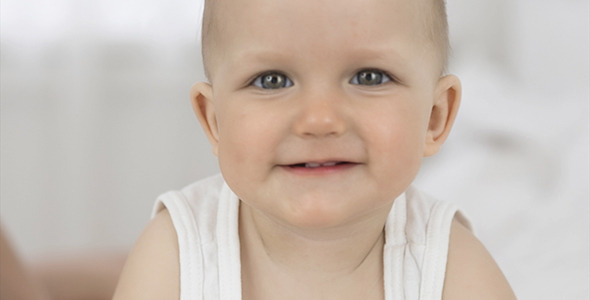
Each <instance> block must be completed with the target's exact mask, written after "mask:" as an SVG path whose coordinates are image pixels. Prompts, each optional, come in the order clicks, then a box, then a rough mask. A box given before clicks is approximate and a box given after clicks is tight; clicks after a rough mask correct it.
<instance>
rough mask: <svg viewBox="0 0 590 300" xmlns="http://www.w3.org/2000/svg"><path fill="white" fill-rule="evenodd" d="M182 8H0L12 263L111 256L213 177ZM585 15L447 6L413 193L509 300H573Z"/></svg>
mask: <svg viewBox="0 0 590 300" xmlns="http://www.w3.org/2000/svg"><path fill="white" fill-rule="evenodd" d="M197 1H199V0H193V1H188V0H166V1H164V0H152V1H139V0H118V1H115V0H101V1H91V0H87V1H79V0H53V1H38V0H2V1H1V2H0V17H1V19H0V33H1V35H0V47H1V49H0V71H1V73H0V76H1V78H0V113H1V127H0V130H1V132H0V137H1V143H0V155H1V157H0V159H1V164H0V196H1V198H0V205H1V210H0V216H1V223H2V228H3V230H4V231H6V232H7V233H8V234H9V236H10V237H11V239H12V241H13V242H14V244H15V246H16V248H17V249H18V250H19V251H20V252H21V253H22V254H23V256H24V258H25V259H26V260H27V261H37V260H42V259H44V258H46V257H50V256H52V255H63V254H64V253H75V252H84V251H93V252H97V251H105V252H112V251H121V252H126V251H128V249H129V248H130V247H131V246H132V245H133V243H134V241H135V239H136V238H137V236H138V235H139V234H140V232H141V230H142V228H143V227H144V226H145V224H146V223H147V222H148V221H149V216H150V211H151V207H152V205H153V202H154V200H155V198H156V197H157V196H158V195H159V194H160V193H162V192H165V191H167V190H170V189H178V188H181V187H183V186H184V185H186V184H188V183H190V182H192V181H195V180H197V179H199V178H203V177H205V176H207V175H211V174H214V173H217V170H218V169H217V163H216V160H215V157H214V156H213V155H212V154H211V152H210V148H209V145H208V143H207V141H206V139H205V137H204V135H203V133H202V132H201V129H200V127H199V125H198V122H197V121H196V119H195V118H194V116H193V113H192V108H191V105H190V100H189V96H188V93H189V88H190V86H191V85H192V83H194V82H196V81H199V80H203V79H204V77H203V75H202V68H201V62H200V52H199V45H198V41H197V33H198V30H199V16H198V6H199V3H198V2H197ZM589 9H590V8H589V3H588V1H587V0H562V1H559V3H557V2H555V1H539V0H517V1H509V0H496V1H484V0H448V10H449V20H450V27H451V28H450V30H451V40H452V45H453V49H454V50H453V54H452V55H453V56H452V59H451V68H450V71H451V72H452V73H455V74H457V75H459V77H460V78H461V79H462V82H463V85H464V94H463V103H462V107H461V111H460V114H459V117H458V120H457V123H456V126H455V129H454V132H453V134H452V136H451V138H450V139H449V141H448V143H447V144H446V145H445V147H444V148H443V150H442V152H441V153H440V154H439V155H438V156H436V157H433V158H429V159H426V160H425V162H424V166H423V169H422V170H421V172H420V174H419V175H418V178H417V179H416V185H418V186H419V187H420V188H421V189H423V190H425V191H426V192H428V193H430V194H434V195H436V196H437V197H438V198H441V199H444V200H448V201H453V202H456V203H457V204H458V205H459V206H460V207H462V208H463V210H464V211H465V213H466V214H467V215H468V216H469V217H470V218H471V220H472V222H473V224H474V227H475V232H476V234H477V235H478V236H479V237H480V239H481V240H482V241H483V242H484V244H486V246H487V247H488V248H489V250H490V252H491V253H492V255H493V256H494V257H495V258H496V260H497V261H498V263H499V264H500V266H501V268H502V269H503V270H504V272H505V273H506V276H507V277H508V279H509V281H510V282H511V284H512V285H513V288H514V290H515V291H516V294H517V296H519V298H520V299H588V297H589V294H590V293H589V290H590V288H589V283H588V282H589V280H590V275H589V264H590V262H589V256H588V253H589V250H590V246H589V239H590V224H589V219H590V208H589V201H590V200H589V198H590V196H589V185H590V183H589V182H590V178H589V155H590V154H589V135H590V133H589V127H590V126H589V114H590V108H589V99H590V94H589V86H590V76H589V69H590V64H589V36H590V33H589V27H590V25H589Z"/></svg>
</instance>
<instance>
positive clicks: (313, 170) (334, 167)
mask: <svg viewBox="0 0 590 300" xmlns="http://www.w3.org/2000/svg"><path fill="white" fill-rule="evenodd" d="M358 165H360V164H359V163H357V162H351V161H346V160H320V161H307V162H301V163H294V164H285V165H280V167H281V168H282V169H284V170H285V171H287V172H289V173H293V174H296V175H301V176H325V175H330V174H338V173H343V172H346V171H348V170H350V169H352V168H354V167H356V166H358Z"/></svg>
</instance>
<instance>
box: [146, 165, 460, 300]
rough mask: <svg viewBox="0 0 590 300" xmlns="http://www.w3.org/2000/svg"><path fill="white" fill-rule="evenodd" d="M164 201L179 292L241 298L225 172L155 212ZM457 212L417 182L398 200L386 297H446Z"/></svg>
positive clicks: (387, 249)
mask: <svg viewBox="0 0 590 300" xmlns="http://www.w3.org/2000/svg"><path fill="white" fill-rule="evenodd" d="M164 208H166V209H168V211H169V212H170V216H171V218H172V222H173V224H174V227H175V229H176V232H177V235H178V246H179V259H180V299H181V300H195V299H202V300H217V299H220V300H238V299H241V294H242V292H241V291H242V288H241V269H240V268H241V267H240V240H239V236H238V210H239V200H238V198H237V196H236V195H235V194H234V193H233V192H232V191H231V190H230V189H229V187H228V186H227V185H226V184H225V182H224V181H223V178H222V177H221V175H217V176H214V177H210V178H207V179H204V180H201V181H198V182H196V183H194V184H192V185H190V186H188V187H186V188H184V189H183V190H181V191H171V192H168V193H165V194H163V195H161V196H160V197H159V198H158V200H157V201H156V205H155V206H154V210H153V215H155V214H156V213H157V212H159V211H160V210H162V209H164ZM456 214H460V213H458V211H457V209H456V207H455V206H454V205H452V204H450V203H447V202H441V201H437V200H434V199H432V198H430V197H428V196H426V195H424V194H422V193H420V192H418V191H417V190H415V189H414V188H412V187H410V188H409V189H408V190H407V191H406V192H405V193H404V194H402V195H401V196H399V197H398V198H397V199H396V200H395V203H394V205H393V208H392V210H391V212H390V214H389V216H388V219H387V223H386V225H385V246H384V254H383V263H384V265H383V267H384V274H383V275H384V289H385V299H386V300H394V299H395V300H397V299H422V300H434V299H436V300H439V299H441V297H442V290H443V285H444V278H445V270H446V264H447V254H448V245H449V235H450V229H451V222H452V220H453V218H454V217H455V215H456ZM457 219H458V220H460V221H461V222H462V223H464V225H466V226H467V227H470V226H469V224H468V222H467V221H465V220H466V219H465V218H464V217H463V216H462V215H460V216H458V217H457Z"/></svg>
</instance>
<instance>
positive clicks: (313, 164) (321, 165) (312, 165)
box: [287, 161, 353, 169]
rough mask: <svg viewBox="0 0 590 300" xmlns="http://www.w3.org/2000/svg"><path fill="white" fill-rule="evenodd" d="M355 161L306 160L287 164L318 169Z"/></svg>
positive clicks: (292, 166) (294, 166)
mask: <svg viewBox="0 0 590 300" xmlns="http://www.w3.org/2000/svg"><path fill="white" fill-rule="evenodd" d="M351 164H353V163H351V162H347V161H328V162H305V163H298V164H292V165H287V167H289V168H305V169H317V168H332V167H340V166H344V165H351Z"/></svg>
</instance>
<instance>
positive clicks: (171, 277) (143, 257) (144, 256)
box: [113, 210, 180, 300]
mask: <svg viewBox="0 0 590 300" xmlns="http://www.w3.org/2000/svg"><path fill="white" fill-rule="evenodd" d="M179 297H180V267H179V259H178V242H177V238H176V231H175V229H174V226H173V224H172V219H171V218H170V213H169V212H168V210H163V211H161V212H159V213H158V214H157V215H156V216H155V217H154V218H153V219H152V221H151V222H150V223H149V224H148V226H147V227H146V228H145V230H144V231H143V233H142V234H141V236H140V237H139V239H138V240H137V242H136V244H135V246H134V247H133V250H131V253H130V254H129V257H128V258H127V262H126V263H125V267H124V268H123V272H122V274H121V277H120V280H119V284H118V286H117V290H116V292H115V296H114V298H113V299H115V300H117V299H125V300H128V299H142V300H147V299H179Z"/></svg>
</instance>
